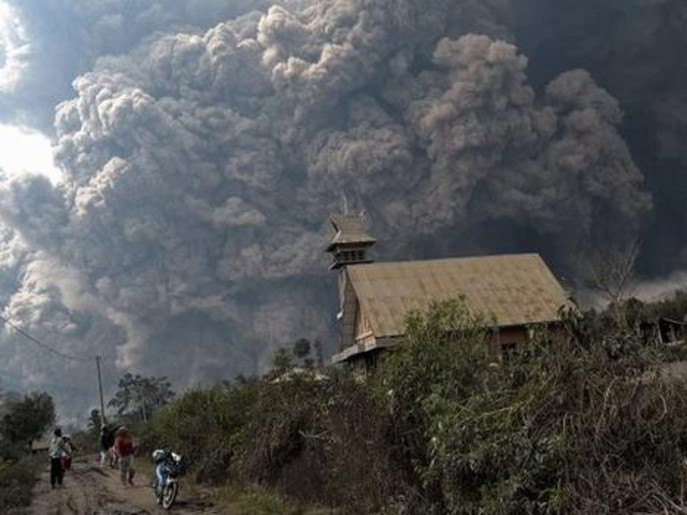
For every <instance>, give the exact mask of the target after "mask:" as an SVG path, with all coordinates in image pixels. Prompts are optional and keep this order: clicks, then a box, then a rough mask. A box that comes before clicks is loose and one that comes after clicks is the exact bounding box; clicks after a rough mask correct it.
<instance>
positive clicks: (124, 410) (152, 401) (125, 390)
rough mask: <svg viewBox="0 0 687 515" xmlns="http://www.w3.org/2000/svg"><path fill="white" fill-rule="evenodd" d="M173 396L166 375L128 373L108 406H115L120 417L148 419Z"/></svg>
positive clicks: (121, 380) (123, 377)
mask: <svg viewBox="0 0 687 515" xmlns="http://www.w3.org/2000/svg"><path fill="white" fill-rule="evenodd" d="M172 398H174V391H173V390H172V385H171V383H170V382H169V381H168V380H167V378H166V377H142V376H140V375H138V374H136V375H133V374H130V373H127V374H124V376H122V377H121V379H120V380H119V384H118V385H117V392H116V394H115V396H114V398H112V399H111V400H110V402H109V403H108V406H111V407H114V408H115V409H116V410H117V414H118V415H119V416H120V417H126V418H130V419H133V420H143V421H147V420H149V419H150V418H151V417H152V416H153V414H154V413H155V412H156V411H157V410H159V409H160V408H162V407H163V406H165V405H166V404H167V403H168V402H169V401H170V400H171V399H172Z"/></svg>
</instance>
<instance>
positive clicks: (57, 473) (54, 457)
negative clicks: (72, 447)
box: [48, 427, 67, 489]
mask: <svg viewBox="0 0 687 515" xmlns="http://www.w3.org/2000/svg"><path fill="white" fill-rule="evenodd" d="M66 452H67V449H66V446H65V444H64V440H63V439H62V430H61V429H60V428H59V427H58V428H56V429H55V431H54V432H53V438H52V441H51V442H50V450H49V451H48V454H49V456H50V488H52V489H55V487H57V488H60V487H61V486H62V479H63V478H64V470H63V469H62V456H63V455H64V454H65V453H66Z"/></svg>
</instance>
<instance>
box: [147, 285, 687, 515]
mask: <svg viewBox="0 0 687 515" xmlns="http://www.w3.org/2000/svg"><path fill="white" fill-rule="evenodd" d="M680 306H682V307H684V308H685V309H687V304H686V303H685V297H684V296H678V297H676V301H675V303H672V304H671V303H663V304H659V305H641V306H640V305H639V304H637V303H636V302H630V303H627V304H625V305H623V306H621V307H620V308H619V307H614V308H613V310H612V311H609V312H608V313H601V314H599V313H593V312H591V313H585V314H582V315H578V314H575V313H565V314H564V321H563V324H562V327H560V330H558V331H556V333H555V334H547V333H546V332H543V331H539V332H535V334H536V338H535V339H534V341H533V342H532V343H531V344H529V345H527V346H524V347H521V348H519V350H518V352H517V353H515V354H513V355H509V356H508V359H505V358H503V357H501V356H495V355H494V354H492V353H491V352H490V351H489V345H488V342H489V339H490V338H491V334H490V332H489V331H488V330H485V329H484V326H485V321H484V320H480V319H476V318H474V317H472V316H470V315H469V314H468V313H467V312H466V311H465V310H464V309H463V307H462V304H461V303H460V302H453V303H445V304H440V305H436V306H434V307H432V309H430V310H429V312H427V313H424V314H413V315H412V316H411V317H409V319H408V325H407V334H406V337H405V341H404V342H403V345H401V346H400V347H399V348H397V349H396V350H395V351H394V352H393V353H390V354H388V355H387V356H386V357H385V359H383V360H382V362H381V363H380V364H379V365H378V370H377V371H376V373H375V374H373V375H371V376H369V377H368V378H367V379H366V380H361V379H360V378H359V377H357V376H355V375H354V374H352V373H351V372H350V371H348V370H333V369H325V368H324V367H323V366H322V362H321V360H320V359H318V358H317V357H314V358H313V357H312V356H311V354H312V352H313V349H314V350H315V351H316V352H317V346H311V345H309V344H308V342H307V341H305V340H300V341H299V342H297V343H296V344H295V345H294V346H293V349H291V350H282V351H280V352H279V353H278V354H277V355H276V356H275V366H274V369H273V371H272V372H271V373H270V374H268V375H266V376H265V377H263V378H260V379H251V380H239V381H237V382H235V383H232V384H223V385H218V386H215V387H213V388H208V389H194V390H191V391H188V392H185V393H183V394H182V395H180V396H179V397H177V398H176V399H175V400H173V401H171V402H170V403H168V404H167V405H165V406H163V407H161V408H159V409H158V410H157V411H156V413H155V414H154V415H153V416H152V418H151V419H150V421H149V422H148V423H146V424H144V425H143V426H142V427H141V433H140V434H142V436H143V443H144V447H146V448H149V449H152V448H153V447H159V446H163V447H169V448H174V449H175V450H178V451H179V452H181V453H183V454H185V455H186V456H188V457H189V458H190V459H191V472H192V476H193V478H195V479H196V480H197V481H199V482H204V483H212V484H226V485H228V487H227V488H228V489H229V490H230V491H232V492H240V495H239V494H237V495H234V496H233V498H232V501H231V502H232V504H231V506H232V509H234V510H235V511H236V510H238V508H239V507H240V506H242V507H243V508H241V509H243V510H244V511H243V512H246V513H249V512H250V513H306V512H307V510H306V508H305V507H306V506H321V507H325V508H336V509H337V510H338V512H340V513H428V514H432V513H456V514H459V513H477V512H479V513H560V512H570V513H611V512H613V513H618V512H623V513H627V512H666V511H668V512H670V511H675V510H676V509H677V508H676V507H678V506H683V503H684V502H685V499H684V494H683V492H684V491H685V482H686V481H687V477H686V473H687V469H685V466H684V463H685V458H686V457H687V418H685V417H684V413H685V412H687V378H685V377H679V376H676V375H670V376H669V375H666V374H665V373H664V372H663V370H664V364H665V363H666V362H667V361H669V360H674V359H675V355H674V352H673V350H672V349H669V348H666V347H664V346H662V345H659V343H658V342H657V341H656V340H655V339H652V338H647V334H648V333H647V332H646V331H645V330H644V329H643V328H645V326H646V323H651V322H652V321H654V320H657V319H658V318H660V317H665V316H667V315H666V313H669V314H670V317H672V318H673V319H677V320H682V317H683V316H684V312H683V311H681V308H680ZM638 307H639V308H641V309H638ZM619 314H620V315H621V316H619ZM486 325H488V324H486ZM285 499H288V500H285ZM246 510H247V511H246ZM237 512H238V513H241V512H242V511H240V510H238V511H237Z"/></svg>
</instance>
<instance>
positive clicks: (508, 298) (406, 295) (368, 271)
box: [327, 214, 569, 365]
mask: <svg viewBox="0 0 687 515" xmlns="http://www.w3.org/2000/svg"><path fill="white" fill-rule="evenodd" d="M331 222H332V225H333V227H334V230H335V231H336V234H335V236H334V239H333V240H332V242H331V243H330V245H329V246H328V247H327V251H328V252H329V253H331V254H332V256H333V258H334V262H333V264H332V266H331V269H332V270H336V271H338V273H339V302H340V311H339V314H338V319H339V338H340V340H339V353H338V354H337V355H335V356H334V358H333V361H334V363H344V362H347V363H356V364H361V363H362V364H367V365H370V364H372V363H374V362H375V361H376V360H377V358H378V355H379V354H380V353H381V352H383V351H384V350H385V349H388V348H390V347H393V346H395V345H397V344H398V343H399V342H400V341H401V338H402V336H403V332H404V329H405V320H406V316H407V315H408V313H409V312H411V311H424V310H426V309H427V308H428V307H429V305H430V304H431V303H432V302H435V301H443V300H449V299H457V298H464V299H465V303H466V307H467V309H468V310H470V311H471V312H472V313H474V314H480V315H483V316H485V317H488V318H489V319H493V320H495V324H496V325H495V326H494V327H493V338H492V342H491V345H492V347H493V349H494V350H495V351H503V350H509V349H510V348H513V347H516V346H517V345H518V344H521V343H523V342H526V341H527V340H528V338H530V337H531V335H532V327H533V326H541V325H555V324H556V323H557V322H559V321H560V318H559V313H560V309H561V308H562V307H564V306H567V305H569V301H568V299H567V296H566V293H565V291H564V290H563V288H562V287H561V285H560V284H559V283H558V281H557V280H556V278H555V277H554V275H553V274H552V273H551V271H550V270H549V268H548V267H547V266H546V264H545V263H544V261H543V260H542V259H541V257H540V256H539V255H538V254H515V255H500V256H484V257H468V258H455V259H436V260H427V261H407V262H395V263H373V262H372V261H371V260H370V259H369V257H368V256H367V251H368V249H369V248H370V247H371V246H372V245H374V243H375V239H374V238H372V237H371V236H370V235H369V234H367V232H366V230H365V225H364V218H363V216H362V215H361V214H346V215H335V216H332V218H331Z"/></svg>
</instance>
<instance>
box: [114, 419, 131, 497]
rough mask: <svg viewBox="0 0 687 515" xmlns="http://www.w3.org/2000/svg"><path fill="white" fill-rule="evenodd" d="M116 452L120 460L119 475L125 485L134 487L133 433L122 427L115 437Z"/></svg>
mask: <svg viewBox="0 0 687 515" xmlns="http://www.w3.org/2000/svg"><path fill="white" fill-rule="evenodd" d="M114 447H115V452H116V453H117V457H118V458H119V473H120V475H121V478H122V484H123V485H125V486H126V485H127V484H129V485H133V484H134V474H135V473H136V471H135V470H134V453H135V450H136V449H135V447H134V441H133V439H132V438H131V433H130V432H129V430H128V429H127V428H126V427H125V426H122V427H120V428H119V429H118V430H117V435H116V437H115V444H114Z"/></svg>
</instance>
